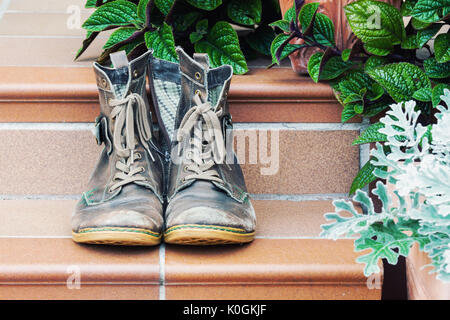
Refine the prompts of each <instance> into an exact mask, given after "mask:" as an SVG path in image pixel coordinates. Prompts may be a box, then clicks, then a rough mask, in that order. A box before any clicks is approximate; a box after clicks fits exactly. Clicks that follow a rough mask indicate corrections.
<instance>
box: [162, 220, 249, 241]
mask: <svg viewBox="0 0 450 320" xmlns="http://www.w3.org/2000/svg"><path fill="white" fill-rule="evenodd" d="M254 237H255V233H254V232H246V231H245V230H243V229H239V228H229V227H222V226H212V225H197V224H185V225H177V226H173V227H171V228H169V229H167V230H166V231H165V232H164V242H166V243H173V244H183V245H193V246H202V245H218V244H239V243H248V242H251V241H253V239H254Z"/></svg>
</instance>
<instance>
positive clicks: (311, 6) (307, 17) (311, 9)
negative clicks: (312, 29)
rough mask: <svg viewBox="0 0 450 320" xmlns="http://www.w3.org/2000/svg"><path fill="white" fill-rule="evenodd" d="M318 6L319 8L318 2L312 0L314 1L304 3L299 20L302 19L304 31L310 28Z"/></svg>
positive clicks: (301, 23)
mask: <svg viewBox="0 0 450 320" xmlns="http://www.w3.org/2000/svg"><path fill="white" fill-rule="evenodd" d="M318 8H319V3H318V2H312V3H308V4H305V5H303V7H302V9H301V10H300V13H299V15H298V20H299V21H300V25H301V27H302V31H303V32H305V31H306V29H308V28H309V25H310V24H311V21H312V18H313V16H314V14H315V13H316V11H317V9H318Z"/></svg>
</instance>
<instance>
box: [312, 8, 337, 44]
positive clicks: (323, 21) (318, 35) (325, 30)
mask: <svg viewBox="0 0 450 320" xmlns="http://www.w3.org/2000/svg"><path fill="white" fill-rule="evenodd" d="M313 36H314V39H315V40H316V42H317V43H320V44H322V45H324V46H328V47H334V46H335V42H334V25H333V21H331V19H330V18H328V17H327V16H326V15H324V14H322V13H317V14H316V18H315V19H314V28H313Z"/></svg>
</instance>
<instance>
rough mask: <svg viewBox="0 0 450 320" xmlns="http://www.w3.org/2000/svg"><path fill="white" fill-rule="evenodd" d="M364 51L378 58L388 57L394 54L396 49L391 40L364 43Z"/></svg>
mask: <svg viewBox="0 0 450 320" xmlns="http://www.w3.org/2000/svg"><path fill="white" fill-rule="evenodd" d="M364 49H365V50H366V51H367V52H369V53H371V54H374V55H376V56H387V55H388V54H390V53H391V52H392V50H393V49H394V47H393V46H392V42H390V41H389V40H385V39H378V40H373V41H367V42H366V43H364Z"/></svg>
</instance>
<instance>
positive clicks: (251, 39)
mask: <svg viewBox="0 0 450 320" xmlns="http://www.w3.org/2000/svg"><path fill="white" fill-rule="evenodd" d="M274 39H275V32H274V31H273V30H272V28H270V27H268V26H264V25H262V26H259V27H258V28H256V30H255V32H254V33H252V34H250V35H249V36H247V37H246V38H245V41H246V42H247V43H248V45H249V46H250V48H252V49H253V50H255V51H257V52H259V53H262V54H265V55H268V56H270V55H271V51H270V47H271V45H272V42H273V40H274Z"/></svg>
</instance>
